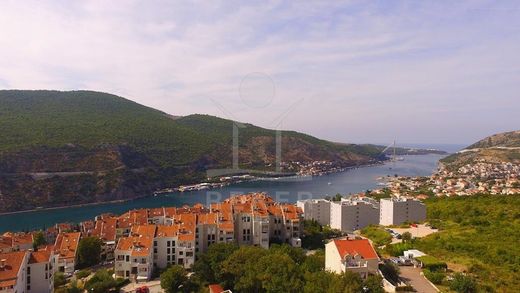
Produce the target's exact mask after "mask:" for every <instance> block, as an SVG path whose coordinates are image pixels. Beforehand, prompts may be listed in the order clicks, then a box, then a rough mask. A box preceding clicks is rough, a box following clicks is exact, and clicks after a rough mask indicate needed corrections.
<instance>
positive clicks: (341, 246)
mask: <svg viewBox="0 0 520 293" xmlns="http://www.w3.org/2000/svg"><path fill="white" fill-rule="evenodd" d="M334 244H335V245H336V248H337V249H338V252H339V255H340V256H341V258H342V259H343V258H344V257H345V256H346V255H347V254H349V255H356V254H359V255H361V257H362V258H364V259H379V257H378V256H377V253H376V251H375V250H374V247H372V245H371V244H370V242H369V241H368V239H356V240H350V239H342V240H334Z"/></svg>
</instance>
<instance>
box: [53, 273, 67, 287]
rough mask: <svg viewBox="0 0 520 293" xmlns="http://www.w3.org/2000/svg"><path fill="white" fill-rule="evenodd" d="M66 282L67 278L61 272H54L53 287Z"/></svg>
mask: <svg viewBox="0 0 520 293" xmlns="http://www.w3.org/2000/svg"><path fill="white" fill-rule="evenodd" d="M65 284H67V278H65V275H64V274H63V273H62V272H56V273H55V274H54V289H56V288H59V287H61V286H63V285H65Z"/></svg>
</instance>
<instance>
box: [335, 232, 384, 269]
mask: <svg viewBox="0 0 520 293" xmlns="http://www.w3.org/2000/svg"><path fill="white" fill-rule="evenodd" d="M378 264H379V257H378V256H377V253H376V251H375V250H374V247H373V246H372V244H371V243H370V241H369V240H368V239H337V240H332V241H330V242H329V243H327V244H326V245H325V269H326V270H328V271H330V272H334V273H337V274H342V273H344V272H345V271H351V272H354V273H358V274H359V275H360V276H361V277H362V278H366V277H367V276H368V275H369V274H377V273H378Z"/></svg>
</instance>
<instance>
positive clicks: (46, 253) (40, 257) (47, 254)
mask: <svg viewBox="0 0 520 293" xmlns="http://www.w3.org/2000/svg"><path fill="white" fill-rule="evenodd" d="M51 254H52V246H47V247H45V248H43V249H39V250H38V251H34V252H31V253H30V256H29V263H30V264H33V263H46V262H49V261H50V259H51Z"/></svg>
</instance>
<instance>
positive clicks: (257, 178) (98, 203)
mask: <svg viewBox="0 0 520 293" xmlns="http://www.w3.org/2000/svg"><path fill="white" fill-rule="evenodd" d="M385 162H386V161H379V162H376V163H369V164H366V165H360V166H353V167H347V168H342V169H341V170H338V171H335V172H328V173H325V174H323V175H320V176H325V175H330V174H334V173H341V172H347V171H349V170H352V169H357V168H365V167H373V166H377V165H383V164H385ZM313 176H316V175H313ZM257 180H258V181H261V178H259V177H254V178H253V179H251V180H246V181H249V182H253V181H257ZM242 182H244V181H240V182H233V183H230V184H229V185H228V186H233V185H236V184H239V183H242ZM160 193H161V192H160V190H157V191H154V192H152V193H151V194H147V195H142V196H136V197H133V198H128V199H116V200H109V201H101V202H91V203H82V204H73V205H65V206H57V207H42V208H34V209H29V210H21V211H12V212H0V216H9V215H16V214H24V213H32V212H38V211H51V210H61V209H68V208H81V207H87V206H96V205H104V204H113V203H123V202H128V201H132V200H136V199H140V198H146V197H151V196H154V195H155V194H160Z"/></svg>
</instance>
